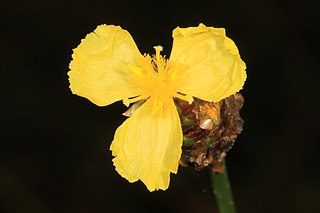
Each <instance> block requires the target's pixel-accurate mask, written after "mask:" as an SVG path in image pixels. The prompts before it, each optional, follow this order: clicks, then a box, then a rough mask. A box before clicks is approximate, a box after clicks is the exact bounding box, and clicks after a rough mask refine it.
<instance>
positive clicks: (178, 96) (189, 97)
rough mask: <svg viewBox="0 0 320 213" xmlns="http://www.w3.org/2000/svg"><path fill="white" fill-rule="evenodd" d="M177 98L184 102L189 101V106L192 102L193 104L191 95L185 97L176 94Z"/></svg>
mask: <svg viewBox="0 0 320 213" xmlns="http://www.w3.org/2000/svg"><path fill="white" fill-rule="evenodd" d="M175 97H176V98H179V99H181V100H184V101H188V103H189V104H192V102H193V97H192V96H191V95H185V94H181V93H176V94H175Z"/></svg>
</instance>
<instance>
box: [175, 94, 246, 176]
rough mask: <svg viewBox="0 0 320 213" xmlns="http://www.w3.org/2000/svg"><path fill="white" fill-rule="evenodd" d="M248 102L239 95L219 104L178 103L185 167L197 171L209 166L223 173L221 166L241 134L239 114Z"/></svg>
mask: <svg viewBox="0 0 320 213" xmlns="http://www.w3.org/2000/svg"><path fill="white" fill-rule="evenodd" d="M243 102H244V99H243V97H242V95H241V94H240V93H236V94H234V95H232V96H230V97H228V98H225V99H223V100H221V101H219V102H217V103H212V102H207V101H203V100H200V99H196V98H195V99H194V101H193V103H192V104H189V103H188V102H186V101H182V100H180V99H176V100H175V103H176V106H177V108H178V111H179V116H180V119H181V124H182V130H183V146H182V155H181V159H180V161H179V164H180V165H181V166H184V167H187V166H188V165H189V164H193V165H194V166H195V169H196V170H201V169H203V168H204V167H207V166H209V165H212V166H213V170H214V171H215V172H219V173H222V172H223V167H222V166H221V164H220V162H221V161H222V160H223V159H224V158H225V156H226V153H227V152H228V151H229V150H230V149H231V148H232V146H233V145H234V142H235V140H236V138H237V135H238V134H240V133H241V131H242V126H243V120H242V119H241V117H240V114H239V111H240V109H241V108H242V105H243Z"/></svg>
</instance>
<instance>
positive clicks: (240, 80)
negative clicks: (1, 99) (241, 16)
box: [68, 24, 246, 191]
mask: <svg viewBox="0 0 320 213" xmlns="http://www.w3.org/2000/svg"><path fill="white" fill-rule="evenodd" d="M161 51H162V47H160V46H156V47H155V52H156V53H155V55H154V56H152V57H151V56H150V55H147V54H145V55H141V54H140V52H139V50H138V48H137V46H136V44H135V42H134V40H133V39H132V37H131V35H130V34H129V33H128V32H127V31H126V30H123V29H121V27H119V26H111V25H100V26H98V27H97V29H96V30H95V31H94V32H92V33H90V34H88V35H87V36H86V38H85V39H83V40H82V41H81V43H80V45H79V46H78V47H77V48H76V49H74V53H73V55H72V58H73V60H72V61H71V63H70V71H69V72H68V75H69V81H70V88H71V90H72V92H73V93H74V94H77V95H79V96H82V97H85V98H87V99H89V100H90V101H92V102H93V103H95V104H96V105H98V106H105V105H109V104H112V103H114V102H116V101H119V100H123V102H124V104H125V105H127V106H129V104H131V103H134V102H137V101H140V100H146V101H145V103H143V104H142V106H141V107H139V108H138V109H137V110H136V111H135V112H134V113H133V114H132V116H131V117H130V118H128V119H127V120H126V121H125V122H124V123H123V124H122V125H121V126H120V127H119V128H118V129H117V131H116V133H115V136H114V140H113V142H112V144H111V147H110V149H111V150H112V155H113V156H115V157H114V159H113V162H114V165H115V167H116V170H117V171H118V173H119V174H120V175H121V176H122V177H124V178H126V179H127V180H128V181H129V182H135V181H138V180H139V179H140V180H141V181H142V182H143V183H144V184H145V185H146V186H147V188H148V189H149V190H150V191H154V190H158V189H162V190H166V189H167V188H168V186H169V181H170V173H171V172H172V173H177V171H178V162H179V159H180V156H181V146H182V136H183V135H182V130H181V124H180V119H179V115H178V113H177V109H176V107H175V104H174V102H173V98H179V99H183V100H187V101H189V103H191V102H192V101H193V97H197V98H200V99H202V100H205V101H210V102H212V101H214V102H218V101H220V100H221V99H224V98H226V97H228V96H230V95H232V94H234V93H236V92H237V91H239V90H240V89H241V88H242V86H243V84H244V81H245V79H246V72H245V69H246V66H245V63H244V62H243V61H242V60H241V58H240V55H239V52H238V49H237V47H236V45H235V44H234V42H233V41H232V40H231V39H229V38H228V37H226V35H225V30H224V29H223V28H213V27H206V26H205V25H203V24H200V25H199V26H198V27H189V28H179V27H177V28H176V29H175V30H174V31H173V47H172V52H171V55H170V59H168V60H167V59H165V58H164V57H163V56H161V55H160V52H161Z"/></svg>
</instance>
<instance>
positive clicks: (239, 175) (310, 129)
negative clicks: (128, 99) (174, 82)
mask: <svg viewBox="0 0 320 213" xmlns="http://www.w3.org/2000/svg"><path fill="white" fill-rule="evenodd" d="M142 2H144V1H142ZM142 2H140V1H128V2H126V1H123V0H118V1H108V0H91V1H80V0H78V1H62V0H58V1H32V0H28V1H20V2H18V1H12V0H4V1H1V6H0V8H1V9H0V10H1V13H0V20H1V21H0V22H1V37H0V38H1V39H0V42H1V59H0V60H1V65H0V66H1V76H0V81H1V87H0V88H1V90H0V94H1V105H0V107H1V143H0V159H1V161H0V212H5V213H7V212H8V213H9V212H13V213H20V212H34V213H37V212H41V213H51V212H68V213H69V212H77V213H82V212H98V213H100V212H186V213H187V212H201V213H209V212H217V210H216V204H215V200H214V196H213V195H212V192H211V188H210V183H209V177H208V171H206V170H204V171H202V172H196V171H194V170H193V169H192V168H191V167H190V168H180V169H179V173H178V175H171V184H170V187H169V189H168V190H167V191H164V192H163V191H158V192H154V193H149V192H148V191H147V189H146V187H145V186H144V185H143V184H142V183H141V182H138V183H134V184H130V183H128V182H127V181H126V180H125V179H123V178H121V177H120V175H118V174H117V172H116V171H115V170H114V167H113V165H112V161H111V159H112V157H111V152H110V151H108V150H109V145H110V143H111V141H112V139H113V134H114V132H115V130H116V128H117V127H118V126H119V125H120V124H121V123H122V122H123V121H124V119H125V118H124V117H123V116H122V115H121V113H122V112H123V111H124V110H125V107H124V106H123V105H122V103H120V102H119V103H115V104H113V105H111V106H107V107H98V106H96V105H94V104H92V103H90V102H89V101H88V100H86V99H84V98H81V97H78V96H75V95H72V94H71V92H70V90H69V88H68V87H69V83H68V77H67V72H68V64H69V62H70V60H71V54H72V49H73V48H75V47H76V46H77V45H78V44H79V43H80V40H81V39H82V38H84V37H85V35H86V34H87V33H89V32H91V31H93V30H94V29H95V28H96V26H97V25H99V24H103V23H106V24H115V25H120V26H121V27H123V28H124V29H127V30H128V31H129V32H130V33H131V35H132V36H133V38H134V39H135V42H136V44H137V46H138V47H139V49H140V51H141V52H142V53H145V52H147V53H153V49H152V47H153V46H155V45H162V46H163V47H164V53H165V54H166V55H169V54H170V50H171V46H172V38H171V32H172V30H173V29H174V28H175V27H177V26H180V27H189V26H197V25H198V24H199V23H200V22H203V23H204V24H206V25H207V26H215V27H225V28H226V29H227V34H228V35H229V37H231V38H232V39H233V40H234V41H235V43H236V44H237V46H238V48H239V50H240V53H241V57H242V58H243V60H244V61H245V62H246V64H247V74H248V79H247V81H246V84H245V87H244V89H243V90H242V94H243V95H244V97H245V101H246V102H245V105H244V108H243V110H242V111H241V115H242V117H243V118H244V120H245V126H244V131H243V133H242V134H241V135H240V136H239V137H238V140H237V142H236V145H235V147H234V148H233V149H232V150H231V151H230V152H229V154H228V169H229V176H230V180H231V183H232V187H233V191H234V197H235V202H236V205H237V208H238V212H240V213H257V212H259V213H260V212H261V213H269V212H290V213H300V212H310V213H313V212H320V204H319V200H320V195H319V193H320V184H319V180H320V171H319V163H320V160H319V154H318V153H319V151H318V150H319V149H320V144H319V141H317V131H318V129H319V123H318V120H319V112H318V110H319V99H320V98H319V77H320V76H319V65H320V63H319V60H320V54H319V48H318V47H319V45H318V43H319V33H318V30H319V20H320V19H319V15H318V14H319V9H318V7H317V4H316V3H315V2H312V1H308V0H305V1H277V0H264V1H254V0H249V1H221V0H220V1H203V0H202V1H201V0H200V1H182V0H178V1H172V2H170V3H168V2H165V1H149V2H144V3H142Z"/></svg>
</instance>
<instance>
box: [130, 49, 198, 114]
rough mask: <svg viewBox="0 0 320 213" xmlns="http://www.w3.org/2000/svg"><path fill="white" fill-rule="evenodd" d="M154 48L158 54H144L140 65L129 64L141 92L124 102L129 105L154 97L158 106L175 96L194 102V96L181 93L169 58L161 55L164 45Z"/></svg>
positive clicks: (163, 104)
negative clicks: (168, 62) (168, 61)
mask: <svg viewBox="0 0 320 213" xmlns="http://www.w3.org/2000/svg"><path fill="white" fill-rule="evenodd" d="M154 48H155V51H156V54H155V55H154V56H153V57H150V56H149V55H144V57H143V58H142V59H141V61H140V66H139V67H136V66H132V65H129V69H130V70H131V71H132V72H133V73H134V75H133V79H134V81H135V82H136V83H137V85H139V88H140V89H141V93H140V95H139V96H137V97H134V98H131V99H126V100H124V104H125V105H129V104H130V103H133V102H137V101H139V100H142V99H147V98H152V100H154V102H155V103H156V105H159V106H156V107H155V108H158V107H160V106H165V105H166V103H167V102H168V101H172V98H174V97H177V98H180V99H183V100H187V101H189V102H192V97H190V96H187V95H183V94H181V93H179V91H178V86H177V85H178V84H177V81H176V80H175V74H174V72H173V70H170V69H169V67H168V66H167V59H165V58H164V57H163V56H161V55H160V52H161V51H162V47H161V46H156V47H154Z"/></svg>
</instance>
